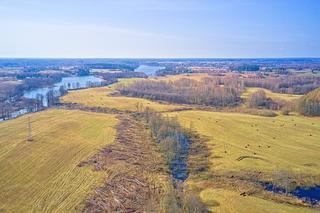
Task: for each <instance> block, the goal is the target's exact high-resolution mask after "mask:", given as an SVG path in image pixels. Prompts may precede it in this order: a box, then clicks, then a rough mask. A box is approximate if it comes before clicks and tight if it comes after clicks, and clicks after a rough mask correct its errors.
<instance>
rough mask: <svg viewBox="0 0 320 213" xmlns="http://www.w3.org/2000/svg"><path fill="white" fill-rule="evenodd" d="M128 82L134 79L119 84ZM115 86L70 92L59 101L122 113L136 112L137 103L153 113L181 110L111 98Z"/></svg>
mask: <svg viewBox="0 0 320 213" xmlns="http://www.w3.org/2000/svg"><path fill="white" fill-rule="evenodd" d="M130 81H134V79H130V80H125V81H121V84H123V83H129V82H130ZM117 85H118V84H115V85H111V86H109V87H99V88H90V89H84V90H78V91H72V92H70V93H68V94H67V95H66V96H63V97H62V98H61V101H62V102H64V103H77V104H82V105H86V106H89V107H105V108H110V109H117V110H123V111H137V104H138V103H140V104H143V106H145V107H150V108H151V109H153V110H155V111H168V110H173V109H177V108H181V105H175V104H166V103H158V102H155V101H149V100H146V99H143V98H131V97H123V96H112V95H111V93H113V92H114V91H115V89H114V88H115V87H116V86H117Z"/></svg>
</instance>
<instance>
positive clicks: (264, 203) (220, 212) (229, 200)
mask: <svg viewBox="0 0 320 213" xmlns="http://www.w3.org/2000/svg"><path fill="white" fill-rule="evenodd" d="M200 196H201V198H202V199H203V200H204V201H205V202H206V203H207V204H208V205H209V206H210V210H212V211H213V212H217V213H234V212H238V213H247V212H250V213H260V212H265V213H284V212H288V213H289V212H290V213H299V212H304V213H313V212H314V213H315V212H318V211H317V210H314V209H309V208H303V207H297V206H292V205H288V204H284V203H276V202H273V201H270V200H265V199H262V198H259V197H254V196H242V195H240V194H239V193H238V192H235V191H230V190H225V189H212V188H210V189H206V190H204V191H202V192H201V194H200Z"/></svg>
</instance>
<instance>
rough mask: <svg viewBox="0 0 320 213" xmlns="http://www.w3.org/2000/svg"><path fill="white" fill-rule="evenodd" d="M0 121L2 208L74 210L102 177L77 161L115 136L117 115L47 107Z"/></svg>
mask: <svg viewBox="0 0 320 213" xmlns="http://www.w3.org/2000/svg"><path fill="white" fill-rule="evenodd" d="M31 121H32V124H31V126H32V135H33V141H32V142H27V141H26V137H27V116H23V117H20V118H18V119H15V120H11V121H8V122H4V123H0V145H1V146H0V147H1V148H0V211H1V210H3V211H5V212H77V211H80V210H81V209H82V208H83V202H84V200H85V198H86V197H87V196H88V195H89V194H90V193H91V192H92V190H93V187H94V186H95V185H97V184H98V185H99V184H100V183H101V182H102V180H103V178H104V177H105V175H106V174H105V173H104V172H93V170H92V169H91V168H90V167H81V168H80V167H78V166H77V165H78V164H79V163H80V162H81V161H84V160H86V159H88V158H89V157H90V156H92V155H93V154H94V153H96V152H97V150H98V149H100V148H102V147H103V146H105V145H106V144H110V143H112V142H113V140H114V136H115V129H114V126H115V125H116V123H117V119H116V118H115V117H114V116H112V115H100V114H95V113H89V112H82V111H66V110H49V111H44V112H38V113H35V114H32V115H31Z"/></svg>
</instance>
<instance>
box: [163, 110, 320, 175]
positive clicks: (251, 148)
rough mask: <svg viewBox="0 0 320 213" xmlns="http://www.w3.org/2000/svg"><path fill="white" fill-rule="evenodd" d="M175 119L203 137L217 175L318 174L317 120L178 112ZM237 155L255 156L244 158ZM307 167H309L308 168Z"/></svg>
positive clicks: (319, 124)
mask: <svg viewBox="0 0 320 213" xmlns="http://www.w3.org/2000/svg"><path fill="white" fill-rule="evenodd" d="M169 115H170V116H177V117H178V119H179V120H180V122H181V123H182V124H183V125H185V126H186V127H189V126H190V122H191V123H192V124H193V126H194V129H195V130H196V131H197V132H198V133H199V134H200V135H202V136H205V137H207V138H208V139H209V140H208V142H207V144H208V146H209V148H211V154H212V168H213V169H214V170H215V172H218V173H225V172H226V173H230V172H233V171H234V172H237V173H238V172H239V171H243V172H246V170H251V171H252V170H255V171H264V172H273V171H275V170H281V169H286V168H292V172H293V173H297V174H302V173H305V174H310V175H320V170H319V166H320V164H319V163H318V162H320V155H319V152H320V119H319V118H307V117H303V116H277V117H272V118H271V117H260V116H254V115H246V114H240V113H223V112H205V111H182V112H173V113H169ZM241 156H252V157H259V159H264V160H259V159H255V158H245V159H243V160H241V161H237V160H236V159H239V157H241ZM310 165H311V166H310Z"/></svg>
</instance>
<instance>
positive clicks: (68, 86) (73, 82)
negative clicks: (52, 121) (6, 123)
mask: <svg viewBox="0 0 320 213" xmlns="http://www.w3.org/2000/svg"><path fill="white" fill-rule="evenodd" d="M103 82H104V80H103V79H101V78H98V77H95V76H74V77H64V78H62V79H61V81H60V82H58V83H56V84H54V85H53V86H49V87H43V88H37V89H32V90H28V91H24V92H23V97H25V98H29V99H39V100H40V99H41V100H42V105H43V107H48V97H47V94H48V93H49V92H52V94H53V96H54V97H60V96H61V91H60V89H61V88H63V89H64V90H74V89H83V88H89V87H97V86H102V85H103ZM36 111H38V109H35V108H22V109H20V110H18V111H15V112H12V113H11V114H10V115H9V117H6V118H0V121H2V120H7V119H12V118H16V117H19V116H21V115H24V114H27V113H29V112H36Z"/></svg>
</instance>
